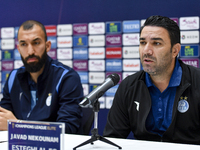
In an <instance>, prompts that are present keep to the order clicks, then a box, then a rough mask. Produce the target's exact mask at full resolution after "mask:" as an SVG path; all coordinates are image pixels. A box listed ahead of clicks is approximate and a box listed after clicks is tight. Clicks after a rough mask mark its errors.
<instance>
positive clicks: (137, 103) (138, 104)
mask: <svg viewBox="0 0 200 150" xmlns="http://www.w3.org/2000/svg"><path fill="white" fill-rule="evenodd" d="M134 102H135V104H136V105H137V106H136V110H137V111H139V106H140V103H139V102H137V101H134Z"/></svg>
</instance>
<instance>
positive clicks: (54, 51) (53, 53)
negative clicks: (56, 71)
mask: <svg viewBox="0 0 200 150" xmlns="http://www.w3.org/2000/svg"><path fill="white" fill-rule="evenodd" d="M47 54H48V55H49V56H50V57H51V58H52V59H57V50H56V49H51V50H50V51H48V52H47Z"/></svg>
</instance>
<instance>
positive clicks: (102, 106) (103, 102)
mask: <svg viewBox="0 0 200 150" xmlns="http://www.w3.org/2000/svg"><path fill="white" fill-rule="evenodd" d="M98 101H99V103H100V109H104V108H105V107H106V103H105V97H104V96H102V97H100V98H99V99H98Z"/></svg>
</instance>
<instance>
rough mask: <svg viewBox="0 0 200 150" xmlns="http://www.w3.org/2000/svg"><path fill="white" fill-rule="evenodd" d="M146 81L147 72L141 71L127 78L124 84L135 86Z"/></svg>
mask: <svg viewBox="0 0 200 150" xmlns="http://www.w3.org/2000/svg"><path fill="white" fill-rule="evenodd" d="M144 79H145V72H144V71H143V70H140V71H138V72H136V73H134V74H131V75H129V76H127V77H126V78H125V79H124V80H123V83H125V84H129V85H131V84H134V83H135V81H138V80H144Z"/></svg>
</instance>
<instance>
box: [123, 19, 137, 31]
mask: <svg viewBox="0 0 200 150" xmlns="http://www.w3.org/2000/svg"><path fill="white" fill-rule="evenodd" d="M139 31H140V21H139V20H133V21H123V32H139Z"/></svg>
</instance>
